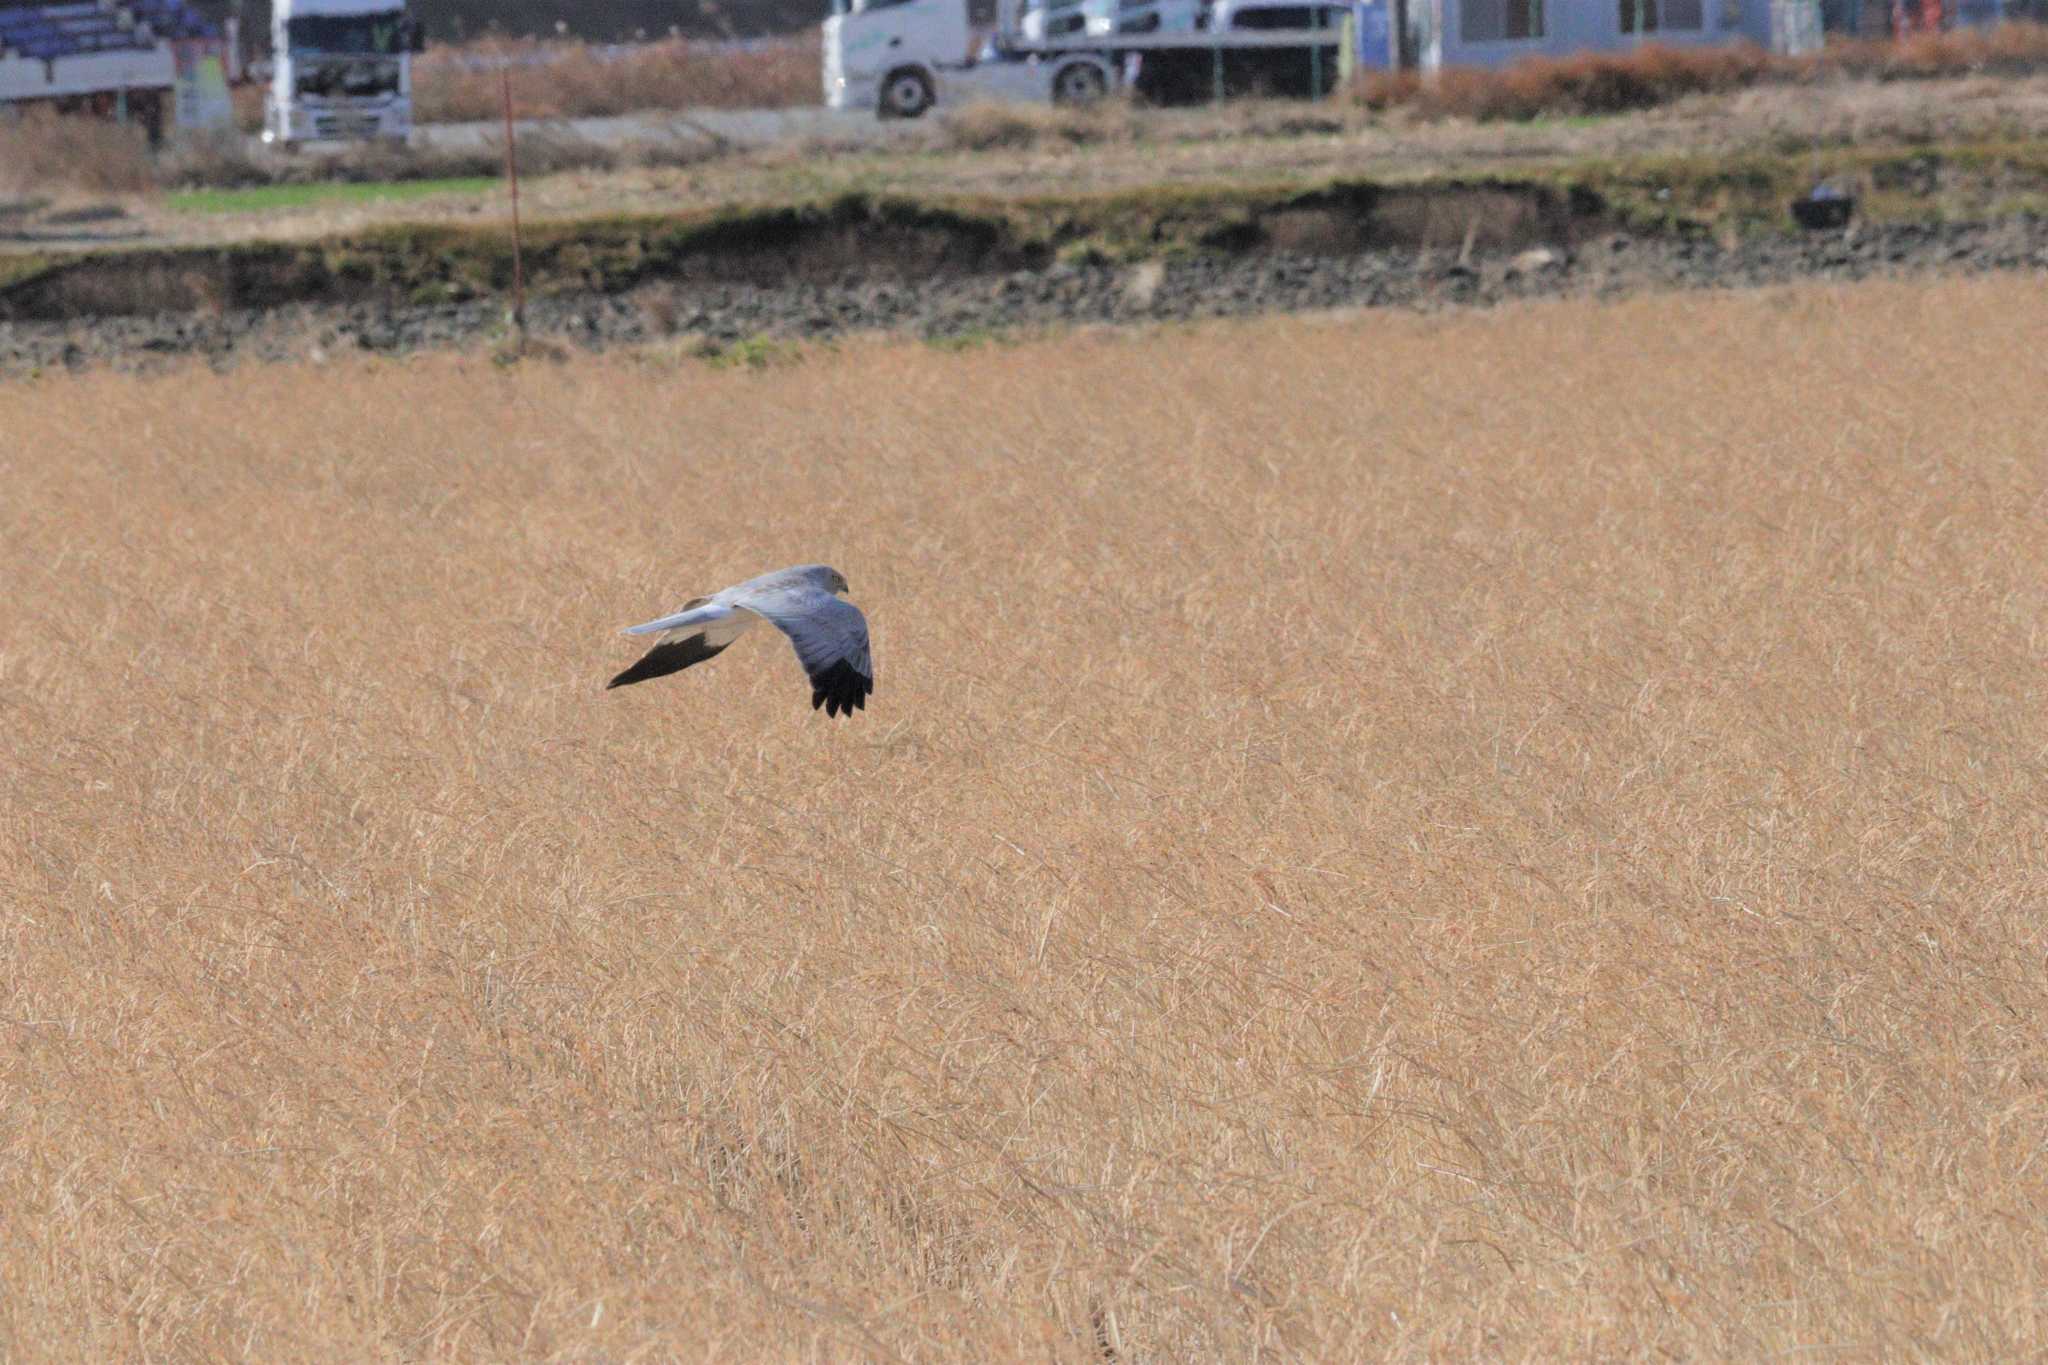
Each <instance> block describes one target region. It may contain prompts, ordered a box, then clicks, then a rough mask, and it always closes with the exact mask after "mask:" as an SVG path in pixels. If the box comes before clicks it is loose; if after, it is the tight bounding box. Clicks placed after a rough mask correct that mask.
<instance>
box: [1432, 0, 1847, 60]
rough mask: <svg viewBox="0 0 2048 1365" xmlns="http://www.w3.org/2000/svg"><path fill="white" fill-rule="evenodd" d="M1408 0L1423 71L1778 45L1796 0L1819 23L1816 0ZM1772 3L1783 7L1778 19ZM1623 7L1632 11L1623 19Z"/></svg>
mask: <svg viewBox="0 0 2048 1365" xmlns="http://www.w3.org/2000/svg"><path fill="white" fill-rule="evenodd" d="M1410 5H1411V10H1410V14H1411V22H1415V23H1417V24H1418V27H1419V29H1420V32H1418V33H1417V34H1416V35H1415V36H1416V47H1417V50H1418V52H1419V55H1420V59H1421V66H1422V68H1423V69H1424V70H1425V71H1428V70H1436V69H1441V68H1443V67H1446V66H1480V67H1497V66H1506V65H1508V64H1509V63H1510V62H1515V61H1519V60H1521V59H1522V58H1524V57H1563V56H1568V55H1570V54H1572V53H1575V52H1587V51H1624V50H1626V49H1628V48H1632V47H1636V46H1639V45H1642V44H1644V43H1662V44H1666V45H1668V46H1672V47H1688V46H1697V45H1701V44H1708V43H1729V42H1737V41H1742V40H1747V41H1749V42H1753V43H1756V44H1758V45H1759V46H1762V47H1769V48H1774V49H1779V50H1782V49H1783V48H1784V47H1785V45H1786V41H1787V40H1786V34H1785V24H1784V22H1783V19H1784V17H1785V15H1784V11H1790V10H1795V9H1797V8H1798V7H1800V6H1804V8H1805V9H1808V10H1812V13H1811V15H1810V18H1811V24H1810V28H1811V31H1812V40H1813V41H1817V40H1818V37H1819V30H1820V22H1819V12H1818V9H1817V8H1815V5H1816V0H1410ZM1774 7H1776V8H1779V9H1780V11H1781V13H1780V16H1779V22H1778V23H1777V24H1775V25H1774V22H1773V9H1774ZM1624 10H1626V12H1627V14H1628V15H1630V16H1632V17H1631V19H1630V20H1629V21H1627V22H1625V21H1624V17H1623V16H1624ZM1635 16H1640V18H1636V17H1635ZM1532 30H1534V31H1533V32H1532ZM1524 34H1526V35H1527V36H1520V35H1524ZM1501 35H1507V36H1501Z"/></svg>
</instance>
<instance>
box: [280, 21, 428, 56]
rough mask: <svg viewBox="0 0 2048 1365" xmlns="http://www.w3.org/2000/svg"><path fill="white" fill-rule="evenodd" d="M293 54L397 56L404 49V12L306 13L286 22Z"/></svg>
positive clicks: (286, 31)
mask: <svg viewBox="0 0 2048 1365" xmlns="http://www.w3.org/2000/svg"><path fill="white" fill-rule="evenodd" d="M285 41H286V42H288V43H290V44H291V50H292V55H293V56H297V55H299V54H300V53H304V52H312V53H319V54H322V55H324V56H332V57H341V56H349V57H383V56H396V55H397V54H398V53H400V52H403V51H404V50H405V15H404V12H403V11H401V10H390V11H388V12H386V13H384V14H307V15H300V16H297V17H295V18H293V19H292V20H291V22H290V23H288V24H286V25H285Z"/></svg>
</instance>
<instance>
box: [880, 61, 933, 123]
mask: <svg viewBox="0 0 2048 1365" xmlns="http://www.w3.org/2000/svg"><path fill="white" fill-rule="evenodd" d="M931 107H932V82H931V78H930V77H929V76H927V75H925V74H924V72H922V71H915V70H911V69H910V68H907V67H906V68H905V69H903V70H901V71H892V72H891V73H889V79H888V80H886V81H883V82H882V109H881V114H882V117H883V118H916V117H917V116H918V115H919V114H922V113H923V112H924V111H925V110H927V109H929V108H931Z"/></svg>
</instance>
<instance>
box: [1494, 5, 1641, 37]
mask: <svg viewBox="0 0 2048 1365" xmlns="http://www.w3.org/2000/svg"><path fill="white" fill-rule="evenodd" d="M1623 2H1624V3H1627V0H1623ZM1458 36H1459V38H1460V39H1461V40H1463V41H1464V42H1468V43H1501V42H1509V41H1512V40H1515V39H1520V38H1541V37H1542V36H1543V0H1461V3H1460V4H1459V6H1458Z"/></svg>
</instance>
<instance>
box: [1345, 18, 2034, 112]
mask: <svg viewBox="0 0 2048 1365" xmlns="http://www.w3.org/2000/svg"><path fill="white" fill-rule="evenodd" d="M2044 67H2048V26H2044V25H2041V24H2032V23H2014V24H2000V25H1998V26H1997V27H1995V28H1984V29H1958V30H1954V31H1952V32H1948V33H1927V34H1920V35H1918V36H1915V37H1913V38H1909V39H1907V40H1906V41H1904V42H1894V41H1891V40H1888V39H1843V38H1831V39H1830V40H1829V42H1828V45H1827V47H1826V48H1825V49H1824V50H1823V51H1820V52H1817V53H1813V54H1811V55H1808V56H1801V57H1778V56H1773V55H1772V54H1770V53H1768V52H1766V51H1764V50H1763V49H1762V48H1760V47H1756V46H1754V45H1753V44H1746V43H1737V44H1732V45H1729V46H1725V47H1720V46H1715V47H1672V46H1668V45H1666V44H1662V43H1647V44H1645V45H1643V46H1642V47H1639V48H1632V49H1628V50H1624V51H1613V52H1578V53H1573V54H1572V55H1570V56H1565V57H1532V58H1528V59H1526V60H1524V61H1519V62H1516V63H1515V64H1514V65H1512V66H1508V67H1503V68H1501V69H1499V70H1475V69H1469V68H1454V69H1451V70H1446V71H1443V72H1441V73H1439V74H1438V75H1437V76H1436V78H1435V79H1433V80H1429V81H1424V80H1422V79H1421V78H1420V77H1419V76H1417V75H1416V74H1415V73H1414V72H1397V73H1378V72H1376V73H1370V74H1368V75H1366V76H1364V77H1362V78H1360V80H1359V81H1358V83H1357V84H1356V86H1355V87H1354V89H1353V91H1352V94H1353V96H1354V98H1356V99H1357V100H1358V101H1359V102H1361V103H1363V104H1364V105H1365V106H1366V107H1367V108H1370V109H1391V108H1405V109H1407V110H1409V111H1410V112H1412V113H1415V114H1417V115H1420V116H1422V117H1425V118H1445V117H1456V118H1472V119H1479V120H1482V121H1493V120H1503V119H1508V120H1513V119H1532V118H1540V117H1546V116H1549V117H1557V116H1573V115H1587V114H1618V113H1625V112H1627V111H1629V110H1632V109H1652V108H1656V107H1658V106H1660V105H1666V104H1671V103H1673V102H1674V101H1677V100H1682V99H1685V98H1687V97H1688V96H1693V95H1702V94H1720V93H1725V92H1728V91H1735V90H1742V89H1746V88H1748V87H1750V86H1754V85H1760V84H1792V85H1806V84H1812V83H1814V82H1816V81H1826V80H1840V79H1844V78H1849V79H1855V80H1858V81H1876V82H1885V81H1895V80H1928V79H1935V78H1942V77H1949V78H1953V77H1957V76H1981V75H1986V74H1992V75H2001V76H2018V75H2032V74H2034V73H2037V72H2039V71H2041V70H2042V69H2043V68H2044Z"/></svg>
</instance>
